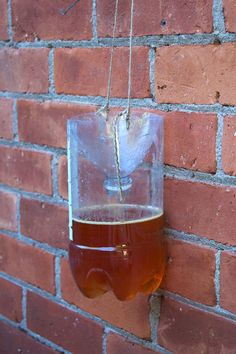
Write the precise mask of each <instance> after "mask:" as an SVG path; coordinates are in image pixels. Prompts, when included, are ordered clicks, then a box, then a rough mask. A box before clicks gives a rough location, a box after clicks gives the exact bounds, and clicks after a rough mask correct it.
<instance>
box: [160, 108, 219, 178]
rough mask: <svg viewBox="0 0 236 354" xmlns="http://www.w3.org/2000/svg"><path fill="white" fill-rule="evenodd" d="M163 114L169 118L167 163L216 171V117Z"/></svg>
mask: <svg viewBox="0 0 236 354" xmlns="http://www.w3.org/2000/svg"><path fill="white" fill-rule="evenodd" d="M162 115H164V117H165V163H166V164H168V165H173V166H177V167H181V168H188V169H192V170H199V171H203V172H211V173H212V172H215V171H216V132H217V120H216V116H215V115H209V114H199V113H184V112H171V113H164V114H162Z"/></svg>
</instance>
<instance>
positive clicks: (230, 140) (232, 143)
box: [222, 116, 236, 176]
mask: <svg viewBox="0 0 236 354" xmlns="http://www.w3.org/2000/svg"><path fill="white" fill-rule="evenodd" d="M222 167H223V170H224V172H225V173H227V174H229V175H233V176H236V116H234V117H225V121H224V133H223V141H222Z"/></svg>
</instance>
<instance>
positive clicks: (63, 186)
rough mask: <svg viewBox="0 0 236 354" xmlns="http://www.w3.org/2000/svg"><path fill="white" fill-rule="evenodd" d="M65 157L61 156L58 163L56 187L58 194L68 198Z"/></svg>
mask: <svg viewBox="0 0 236 354" xmlns="http://www.w3.org/2000/svg"><path fill="white" fill-rule="evenodd" d="M67 169H68V166H67V157H66V156H61V158H60V160H59V163H58V189H59V193H60V195H61V196H62V197H63V198H65V199H68V173H67Z"/></svg>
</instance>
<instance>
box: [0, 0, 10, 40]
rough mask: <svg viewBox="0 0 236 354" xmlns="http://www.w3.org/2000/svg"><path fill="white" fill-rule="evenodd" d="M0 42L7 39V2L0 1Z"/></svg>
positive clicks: (5, 0) (4, 0)
mask: <svg viewBox="0 0 236 354" xmlns="http://www.w3.org/2000/svg"><path fill="white" fill-rule="evenodd" d="M0 14H1V22H0V40H2V41H4V40H6V39H8V28H7V27H8V18H7V0H1V1H0Z"/></svg>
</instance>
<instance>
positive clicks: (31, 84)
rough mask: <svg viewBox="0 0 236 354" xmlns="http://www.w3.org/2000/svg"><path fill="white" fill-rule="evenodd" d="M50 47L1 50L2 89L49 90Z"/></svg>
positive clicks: (23, 90) (43, 91)
mask: <svg viewBox="0 0 236 354" xmlns="http://www.w3.org/2000/svg"><path fill="white" fill-rule="evenodd" d="M48 86H49V81H48V49H46V48H40V49H39V48H34V49H32V48H27V49H26V48H24V49H12V48H7V49H6V48H5V49H1V50H0V90H1V91H15V92H32V93H46V92H48Z"/></svg>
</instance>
